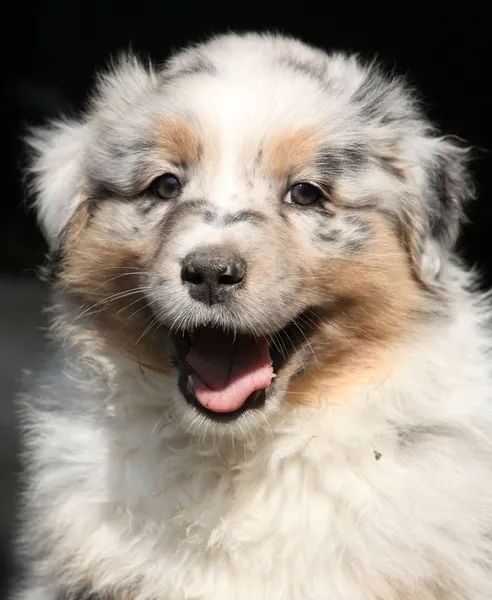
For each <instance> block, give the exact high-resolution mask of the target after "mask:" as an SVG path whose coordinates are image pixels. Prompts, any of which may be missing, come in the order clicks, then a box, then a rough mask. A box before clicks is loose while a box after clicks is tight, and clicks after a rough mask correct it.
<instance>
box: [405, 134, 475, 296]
mask: <svg viewBox="0 0 492 600" xmlns="http://www.w3.org/2000/svg"><path fill="white" fill-rule="evenodd" d="M416 150H417V153H418V154H419V156H418V159H417V163H418V166H417V168H416V169H414V176H413V177H412V179H413V184H414V185H415V186H416V188H417V198H415V197H414V199H415V203H416V205H415V204H414V206H412V208H411V209H410V210H409V211H407V215H406V221H407V223H406V233H407V242H408V247H409V251H410V254H411V257H412V260H413V263H414V266H415V269H416V272H417V275H418V277H419V279H421V280H422V281H423V282H425V283H427V284H430V285H433V284H434V285H435V284H438V282H439V278H440V275H441V273H442V270H443V268H444V266H445V264H446V263H447V262H448V261H449V258H450V255H451V253H452V251H453V250H454V247H455V245H456V242H457V240H458V236H459V233H460V229H461V224H462V222H463V221H464V218H465V212H464V208H465V205H466V203H467V202H468V201H469V200H471V199H472V198H473V197H474V185H473V181H472V178H471V175H470V172H469V169H468V163H469V149H468V148H466V147H464V146H461V145H460V144H459V143H458V142H457V141H456V140H452V139H449V138H442V137H423V138H422V139H420V140H419V142H418V144H416Z"/></svg>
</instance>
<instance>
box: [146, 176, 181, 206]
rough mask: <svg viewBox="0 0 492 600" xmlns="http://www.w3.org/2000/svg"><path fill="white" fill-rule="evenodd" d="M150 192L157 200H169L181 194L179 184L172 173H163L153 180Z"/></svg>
mask: <svg viewBox="0 0 492 600" xmlns="http://www.w3.org/2000/svg"><path fill="white" fill-rule="evenodd" d="M151 190H152V192H153V194H155V195H156V196H158V197H159V198H162V199H163V200H171V199H172V198H176V197H177V196H179V194H180V193H181V183H180V182H179V179H178V178H177V177H176V176H175V175H173V174H172V173H165V174H164V175H161V176H160V177H158V178H157V179H155V180H154V182H153V183H152V185H151Z"/></svg>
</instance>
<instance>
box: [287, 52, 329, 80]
mask: <svg viewBox="0 0 492 600" xmlns="http://www.w3.org/2000/svg"><path fill="white" fill-rule="evenodd" d="M280 64H281V65H282V66H285V67H287V68H288V69H290V70H292V71H295V72H296V73H302V74H303V75H306V76H307V77H311V78H312V79H316V80H317V81H320V82H321V83H323V84H324V83H326V65H324V64H323V63H321V62H314V61H304V60H299V59H296V58H292V57H286V58H282V59H281V60H280Z"/></svg>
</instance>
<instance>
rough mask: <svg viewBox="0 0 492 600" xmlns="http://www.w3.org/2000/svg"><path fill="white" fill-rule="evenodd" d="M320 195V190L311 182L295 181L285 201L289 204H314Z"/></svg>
mask: <svg viewBox="0 0 492 600" xmlns="http://www.w3.org/2000/svg"><path fill="white" fill-rule="evenodd" d="M321 196H322V193H321V190H320V189H319V188H317V187H316V186H315V185H313V184H311V183H296V185H293V186H292V187H291V188H290V190H289V192H288V194H287V198H286V201H287V202H288V203H290V204H300V205H301V206H308V205H309V204H314V203H315V202H316V201H317V200H319V199H320V198H321Z"/></svg>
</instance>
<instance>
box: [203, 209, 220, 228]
mask: <svg viewBox="0 0 492 600" xmlns="http://www.w3.org/2000/svg"><path fill="white" fill-rule="evenodd" d="M203 222H204V223H206V224H207V225H214V224H215V223H216V222H217V215H216V214H215V213H214V211H213V210H205V211H204V212H203Z"/></svg>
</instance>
